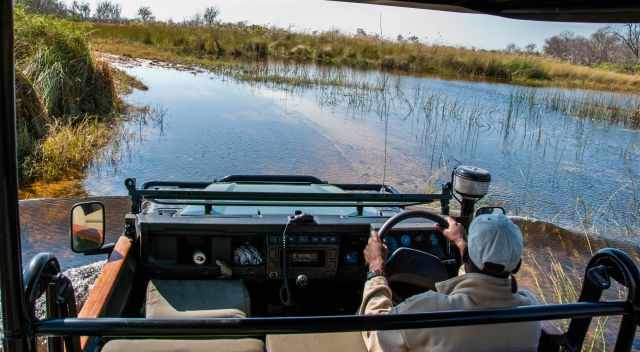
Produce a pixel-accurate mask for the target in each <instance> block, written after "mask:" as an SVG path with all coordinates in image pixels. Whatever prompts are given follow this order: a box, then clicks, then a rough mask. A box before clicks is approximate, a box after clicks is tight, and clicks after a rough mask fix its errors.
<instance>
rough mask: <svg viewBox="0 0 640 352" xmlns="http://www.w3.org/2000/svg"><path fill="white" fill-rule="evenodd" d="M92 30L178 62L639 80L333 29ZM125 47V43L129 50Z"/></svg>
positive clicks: (537, 79) (609, 83)
mask: <svg viewBox="0 0 640 352" xmlns="http://www.w3.org/2000/svg"><path fill="white" fill-rule="evenodd" d="M94 29H95V31H94V32H93V36H92V38H93V39H94V40H96V41H97V42H98V43H99V44H98V45H99V46H100V47H102V48H104V49H106V50H109V51H116V52H115V53H117V54H127V53H128V54H130V55H132V56H145V55H147V56H148V55H150V54H152V52H153V50H154V49H155V50H160V51H165V52H170V53H171V57H172V58H173V59H175V60H180V58H184V57H192V58H193V57H195V58H207V59H210V60H216V61H227V62H228V61H237V60H243V61H256V60H258V61H260V60H267V59H276V60H283V61H288V62H295V63H317V64H323V65H346V66H351V67H357V68H368V69H384V70H391V71H400V72H410V73H418V74H437V75H444V76H454V77H463V78H470V79H490V80H498V81H504V82H513V83H523V84H535V85H559V86H572V87H581V88H594V89H614V90H624V91H637V90H638V89H640V77H636V76H633V75H627V74H621V73H614V72H610V71H605V70H600V69H595V68H589V67H583V66H577V65H571V64H567V63H564V62H560V61H557V60H554V59H549V58H544V57H540V56H535V55H523V54H507V53H503V52H490V51H483V50H471V49H464V48H454V47H447V46H441V45H426V44H422V43H416V42H396V41H391V40H385V39H380V38H378V37H375V36H363V35H356V36H354V35H347V34H343V33H340V32H337V31H328V32H314V33H299V32H293V31H290V30H285V29H280V28H275V27H265V26H258V25H251V26H248V25H244V24H229V23H227V24H218V25H216V26H213V27H194V26H186V25H175V24H167V23H147V24H137V23H128V24H96V25H94ZM123 44H124V45H127V44H128V45H129V46H127V47H126V50H125V47H123V46H122V45H123ZM150 50H151V51H150Z"/></svg>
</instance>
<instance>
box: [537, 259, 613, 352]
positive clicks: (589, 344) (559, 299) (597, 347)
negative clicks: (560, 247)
mask: <svg viewBox="0 0 640 352" xmlns="http://www.w3.org/2000/svg"><path fill="white" fill-rule="evenodd" d="M529 259H530V261H531V263H532V264H533V266H534V268H533V269H532V270H531V271H532V272H534V273H535V274H534V275H532V276H533V280H534V284H535V285H536V287H537V291H538V292H537V296H538V298H539V299H540V301H541V303H543V304H567V303H575V302H577V301H578V297H579V294H580V289H581V287H582V284H581V283H580V275H579V274H578V273H576V272H568V271H567V270H566V269H565V267H564V265H563V264H562V263H561V262H560V261H559V260H558V259H557V258H556V257H555V255H554V254H553V253H549V261H548V263H546V264H545V266H542V265H541V264H540V263H539V262H538V260H537V259H536V257H535V256H533V255H531V256H530V257H529ZM536 274H537V275H536ZM608 322H609V319H608V317H598V318H594V319H593V321H592V322H591V330H590V331H589V332H588V333H587V337H586V339H585V341H584V345H583V348H582V350H583V351H588V352H600V351H606V350H607V330H608V328H609V326H608ZM558 323H559V324H560V325H561V326H562V329H563V330H564V331H566V330H567V328H568V323H569V322H568V321H566V320H562V321H559V322H558Z"/></svg>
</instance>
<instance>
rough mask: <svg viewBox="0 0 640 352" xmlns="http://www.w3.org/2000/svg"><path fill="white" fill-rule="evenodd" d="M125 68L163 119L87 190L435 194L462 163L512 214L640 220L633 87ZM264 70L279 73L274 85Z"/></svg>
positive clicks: (601, 227) (132, 126) (137, 97)
mask: <svg viewBox="0 0 640 352" xmlns="http://www.w3.org/2000/svg"><path fill="white" fill-rule="evenodd" d="M124 69H125V70H127V71H128V72H129V73H131V74H133V75H134V76H137V77H139V78H140V79H141V80H142V81H144V82H145V84H147V85H148V86H149V87H150V89H149V91H146V92H135V93H134V94H133V95H131V96H129V97H128V98H127V100H128V102H129V103H131V104H133V105H137V106H154V107H155V108H154V109H155V111H160V112H161V114H160V115H161V116H162V118H161V119H155V120H154V119H148V120H146V121H145V119H133V120H131V121H129V122H127V123H125V124H124V126H123V127H122V129H123V138H121V139H120V140H119V141H116V142H115V143H114V145H113V146H112V147H111V148H110V149H109V151H108V153H109V154H110V155H112V156H111V157H108V158H100V160H99V161H98V162H96V163H95V165H94V166H93V167H92V168H91V169H90V170H89V172H88V175H87V178H86V180H85V186H86V188H87V190H88V191H89V192H90V193H92V194H124V193H125V190H124V187H122V186H121V184H122V180H123V179H124V178H125V177H137V178H138V180H139V181H142V182H144V181H148V180H151V179H167V180H177V179H184V180H212V179H214V178H219V177H222V176H224V175H226V174H232V173H236V174H237V173H247V174H250V173H280V174H281V173H293V174H313V175H316V176H319V177H321V178H324V179H327V180H329V181H342V182H381V181H382V180H383V179H384V180H385V181H386V182H388V183H392V184H394V185H396V186H397V187H398V188H400V189H402V190H404V191H427V190H433V189H434V188H436V187H437V184H438V183H439V182H443V181H445V180H447V179H448V177H449V174H448V171H447V170H451V168H452V167H454V166H456V165H458V164H461V163H465V164H474V165H477V166H481V167H484V168H487V169H489V170H491V172H492V174H493V175H494V180H495V182H494V184H493V188H492V193H493V195H492V198H491V199H489V200H487V202H492V203H496V202H497V203H501V204H503V205H505V206H507V208H508V209H509V210H510V211H511V212H512V213H516V214H526V215H532V216H538V217H542V218H545V219H553V220H554V221H556V222H559V223H560V224H562V225H565V226H571V227H576V228H579V229H591V230H593V229H596V230H598V231H599V232H601V233H604V234H612V233H615V234H616V235H628V234H629V233H631V232H633V230H635V229H636V228H637V225H638V224H639V223H640V222H638V220H639V217H640V216H639V212H638V206H639V204H640V203H639V202H640V201H639V198H638V194H639V193H638V186H637V181H636V179H637V176H638V173H639V171H640V163H639V162H638V161H639V159H640V151H639V149H638V132H637V131H635V130H632V129H627V127H630V125H631V124H632V123H631V122H630V121H632V117H633V116H632V114H631V113H630V111H632V110H633V109H635V107H636V106H639V105H638V104H637V99H636V98H634V97H630V96H624V95H615V94H608V93H607V94H605V93H603V94H604V95H603V94H600V95H597V94H596V93H592V92H583V91H579V90H565V89H549V88H544V89H542V88H523V87H515V86H510V85H506V84H493V83H472V82H462V81H446V80H439V79H433V78H416V77H406V76H397V75H392V74H387V73H379V72H358V71H354V70H337V69H319V68H317V67H306V68H304V70H305V71H300V70H302V69H301V68H296V69H291V68H286V67H285V66H282V65H279V66H276V67H275V68H264V67H262V68H259V70H262V71H258V73H257V74H259V75H260V76H259V77H263V79H261V81H260V82H252V81H247V79H248V78H247V77H248V76H243V77H238V76H237V75H236V76H232V75H231V74H226V75H225V74H212V73H203V72H200V73H198V74H192V73H189V72H185V71H180V70H175V69H169V68H161V67H154V66H149V65H145V64H143V65H136V66H131V67H124ZM269 70H273V72H276V73H277V74H279V75H281V77H284V78H281V79H278V80H275V82H273V81H269V80H268V79H267V78H266V77H269V75H272V74H273V72H272V71H269ZM254 73H255V72H254ZM254 73H252V74H254ZM247 75H248V74H247ZM296 75H297V76H296ZM256 77H257V76H256ZM279 77H280V76H279ZM292 77H293V78H295V77H298V78H297V80H294V79H293V78H292ZM300 77H301V78H300ZM314 82H315V83H314ZM612 102H615V104H613V103H612ZM614 106H616V107H620V106H622V107H623V108H616V109H618V110H617V112H615V111H614V110H613V107H614ZM152 115H153V114H152ZM572 115H577V116H580V117H582V118H576V117H574V116H572ZM612 122H613V124H612ZM631 127H633V126H631Z"/></svg>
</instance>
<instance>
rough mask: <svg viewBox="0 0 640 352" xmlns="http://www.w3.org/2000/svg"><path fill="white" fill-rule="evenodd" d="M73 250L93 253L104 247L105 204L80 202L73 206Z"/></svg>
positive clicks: (71, 231)
mask: <svg viewBox="0 0 640 352" xmlns="http://www.w3.org/2000/svg"><path fill="white" fill-rule="evenodd" d="M70 233H71V250H73V251H74V252H76V253H85V254H91V253H92V252H93V253H94V252H96V251H98V250H99V249H101V248H102V245H103V244H104V237H105V212H104V205H103V204H102V203H100V202H86V203H78V204H76V205H74V206H73V208H71V230H70Z"/></svg>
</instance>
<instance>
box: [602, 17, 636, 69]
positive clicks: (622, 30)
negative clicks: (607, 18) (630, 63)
mask: <svg viewBox="0 0 640 352" xmlns="http://www.w3.org/2000/svg"><path fill="white" fill-rule="evenodd" d="M609 30H610V32H611V34H613V35H614V36H615V37H616V38H618V39H619V40H620V41H621V42H622V43H623V44H624V45H625V46H626V47H627V48H628V49H629V51H631V53H632V54H633V56H634V57H635V59H636V61H638V60H639V59H640V24H639V23H626V24H623V25H620V26H615V27H609Z"/></svg>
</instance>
